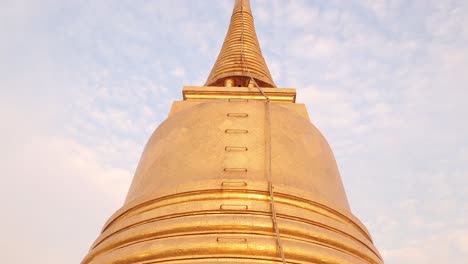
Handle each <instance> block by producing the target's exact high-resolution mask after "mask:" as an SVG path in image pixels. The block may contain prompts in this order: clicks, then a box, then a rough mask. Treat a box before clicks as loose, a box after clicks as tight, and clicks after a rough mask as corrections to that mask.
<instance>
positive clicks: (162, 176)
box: [81, 0, 383, 264]
mask: <svg viewBox="0 0 468 264" xmlns="http://www.w3.org/2000/svg"><path fill="white" fill-rule="evenodd" d="M243 21H244V22H243ZM243 28H244V29H243ZM252 83H253V85H252ZM239 85H240V86H241V87H238V86H239ZM295 99H296V90H295V89H292V88H276V87H274V83H273V80H272V79H271V76H270V73H269V71H268V68H267V66H266V63H265V61H264V59H263V57H262V54H261V51H260V48H259V45H258V41H257V38H256V34H255V30H254V26H253V18H252V15H251V11H250V4H249V1H248V0H243V1H241V0H237V1H236V5H235V7H234V14H233V16H232V21H231V26H230V28H229V32H228V34H227V37H226V41H225V43H224V45H223V48H222V50H221V53H220V55H219V58H218V60H217V62H216V64H215V66H214V69H213V72H212V73H211V75H210V78H209V79H208V82H207V85H206V86H203V87H193V86H187V87H184V89H183V100H182V101H176V102H174V103H173V105H172V108H171V111H170V113H169V116H168V118H167V119H166V120H165V121H164V122H163V123H161V125H160V126H159V127H158V128H157V129H156V130H155V131H154V133H153V135H152V136H151V138H150V140H149V141H148V143H147V145H146V147H145V150H144V152H143V154H142V156H141V159H140V162H139V165H138V167H137V170H136V172H135V176H134V178H133V181H132V184H131V187H130V190H129V192H128V194H127V199H126V201H125V203H124V205H123V206H122V208H120V209H119V210H117V211H116V212H115V213H114V215H113V216H111V217H110V219H109V220H108V221H107V223H106V224H105V225H104V228H103V230H102V232H101V234H100V236H99V237H98V238H97V240H96V241H95V243H94V244H93V245H92V246H91V249H90V251H89V253H88V255H87V256H86V257H85V258H84V260H83V261H82V262H81V263H82V264H109V263H116V264H117V263H118V264H134V263H138V264H142V263H148V264H149V263H164V264H219V263H223V264H278V263H283V264H286V263H321V264H326V263H330V264H331V263H340V264H383V260H382V257H381V256H380V254H379V252H378V250H377V249H376V248H375V246H374V244H373V242H372V238H371V236H370V234H369V232H368V231H367V229H366V227H365V226H364V225H363V224H362V223H361V221H360V220H359V219H358V218H356V217H355V216H354V215H353V213H352V212H351V209H350V207H349V203H348V199H347V197H346V193H345V190H344V187H343V184H342V181H341V176H340V173H339V171H338V167H337V164H336V161H335V158H334V155H333V152H332V150H331V148H330V146H329V145H328V143H327V141H326V139H325V138H324V136H323V135H322V134H321V133H320V131H319V130H318V129H317V128H316V127H315V126H314V125H313V124H312V123H311V122H310V119H309V115H308V113H307V109H306V107H305V105H304V104H298V103H296V102H295ZM291 131H293V132H294V133H291Z"/></svg>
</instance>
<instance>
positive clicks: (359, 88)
mask: <svg viewBox="0 0 468 264" xmlns="http://www.w3.org/2000/svg"><path fill="white" fill-rule="evenodd" d="M251 2H252V5H253V9H254V15H255V18H256V24H257V33H258V35H259V38H260V42H261V45H262V48H263V52H264V55H265V57H266V60H267V63H268V65H269V66H270V70H271V71H272V73H273V76H274V79H275V81H276V83H277V85H278V86H281V87H296V88H297V89H298V101H299V102H302V103H305V104H306V105H307V107H308V111H309V114H310V116H311V119H312V121H313V123H314V124H315V125H316V126H317V127H318V128H319V129H320V130H321V131H322V132H323V134H324V135H325V137H326V138H327V139H328V140H329V142H330V144H331V146H332V148H333V150H334V153H335V155H336V158H337V162H338V164H339V167H340V171H341V173H342V177H343V180H344V183H345V187H346V190H347V193H348V198H349V200H350V203H351V207H352V209H353V212H354V213H355V214H356V215H357V216H358V217H359V218H360V219H361V220H362V221H363V222H364V223H365V224H366V226H367V227H368V228H369V229H370V231H371V233H372V235H373V238H374V240H375V243H376V245H377V247H378V248H379V250H380V251H381V253H382V255H383V256H384V258H385V260H386V263H389V264H410V263H411V264H419V263H421V264H423V263H424V264H425V263H453V264H462V263H464V259H465V258H467V257H468V202H467V201H468V137H467V136H466V135H467V134H468V123H467V122H464V120H465V119H466V116H468V106H467V105H466V98H468V89H467V88H466V84H467V83H468V75H467V74H466V73H467V72H468V27H467V26H466V25H468V15H467V14H468V3H467V2H466V1H462V0H460V1H457V0H444V1H436V0H429V1H423V0H411V1H402V0H359V1H358V0H356V1H338V0H329V1H305V0H294V1H281V0H274V1H273V0H252V1H251ZM231 8H232V1H229V0H224V1H215V0H210V1H205V0H204V1H189V0H177V1H93V2H91V1H68V2H66V3H65V2H62V1H54V0H47V1H41V2H39V1H33V0H29V1H27V0H20V1H6V2H2V3H0V40H1V41H0V58H2V59H1V61H0V87H1V88H0V103H1V104H2V111H1V112H0V117H1V118H2V120H3V122H2V125H1V126H2V127H1V131H2V136H1V137H0V141H1V144H2V147H3V148H2V149H3V151H1V152H0V165H1V167H2V168H3V171H4V175H3V184H2V186H3V188H2V192H1V193H0V197H1V198H2V199H3V200H4V201H5V204H6V205H5V210H4V212H3V213H2V218H1V219H2V220H0V230H1V232H2V234H3V239H2V240H1V246H2V248H4V249H5V251H4V253H3V254H2V255H3V256H2V259H3V260H4V262H6V263H28V262H35V263H47V264H62V263H77V262H79V261H80V260H81V258H82V257H83V256H84V255H85V254H86V252H87V250H88V248H89V246H90V245H91V243H92V242H93V240H94V239H95V238H96V237H97V235H98V234H99V231H100V228H101V227H102V225H103V224H104V222H105V221H106V219H107V218H108V217H110V215H111V214H112V213H113V212H114V211H116V210H117V209H118V208H119V206H121V204H122V202H123V200H124V198H125V194H126V190H127V189H128V186H129V184H130V181H131V178H132V174H133V171H134V169H135V168H136V165H137V162H138V159H139V155H140V154H141V152H142V150H143V147H144V144H145V143H146V140H147V139H148V138H149V136H150V135H151V133H152V131H153V130H154V129H155V128H156V127H157V125H158V124H159V123H160V122H162V121H163V120H164V119H165V118H166V116H167V113H168V112H169V110H170V106H171V103H172V101H174V100H180V99H181V90H182V86H183V85H202V84H203V83H204V81H205V79H206V77H207V76H208V74H209V71H210V70H211V67H212V65H213V63H214V61H215V59H216V56H217V53H218V51H219V49H220V48H221V44H222V41H223V39H224V34H225V32H226V29H227V24H228V21H229V16H230V11H231V10H230V9H231ZM174 10H177V12H174Z"/></svg>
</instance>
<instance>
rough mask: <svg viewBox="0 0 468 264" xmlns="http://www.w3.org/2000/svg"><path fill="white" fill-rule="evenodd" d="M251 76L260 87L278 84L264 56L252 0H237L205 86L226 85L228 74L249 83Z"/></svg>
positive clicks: (245, 83)
mask: <svg viewBox="0 0 468 264" xmlns="http://www.w3.org/2000/svg"><path fill="white" fill-rule="evenodd" d="M250 77H253V78H255V80H257V83H258V84H259V85H260V86H261V87H276V85H275V83H274V82H273V78H272V77H271V74H270V71H269V70H268V66H267V65H266V63H265V59H264V58H263V55H262V51H261V49H260V44H259V42H258V39H257V33H256V32H255V27H254V19H253V16H252V11H251V8H250V2H249V0H242V1H241V0H236V4H235V7H234V11H233V14H232V18H231V24H230V25H229V30H228V33H227V35H226V39H225V40H224V44H223V47H222V49H221V52H220V53H219V56H218V59H217V61H216V63H215V65H214V67H213V69H212V70H211V74H210V76H209V77H208V80H207V81H206V84H205V86H223V85H224V80H225V79H226V78H231V79H233V80H235V86H242V87H247V86H248V83H249V79H250Z"/></svg>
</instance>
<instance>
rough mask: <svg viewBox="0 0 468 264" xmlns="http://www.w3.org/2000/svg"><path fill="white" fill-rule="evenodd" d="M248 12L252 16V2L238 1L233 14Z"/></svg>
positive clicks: (246, 0) (248, 0) (247, 0)
mask: <svg viewBox="0 0 468 264" xmlns="http://www.w3.org/2000/svg"><path fill="white" fill-rule="evenodd" d="M241 11H243V12H246V13H250V14H252V9H251V8H250V0H236V3H235V5H234V11H233V12H232V13H233V14H234V13H236V12H241Z"/></svg>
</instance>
